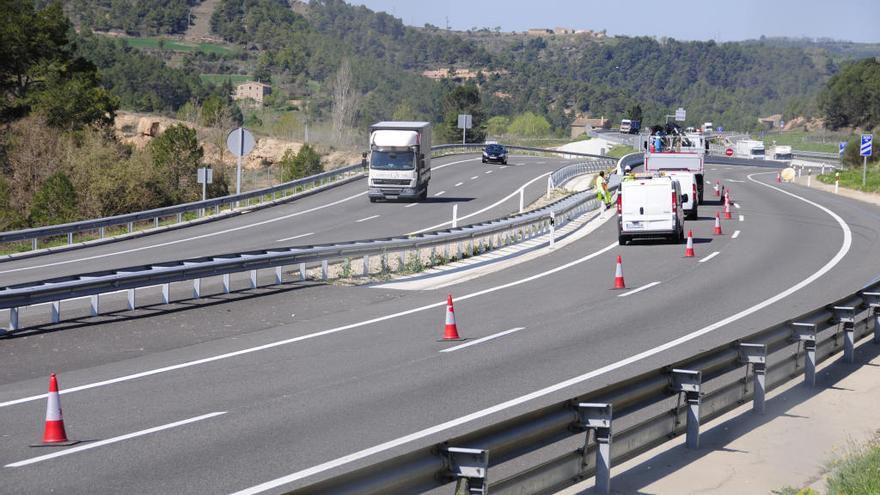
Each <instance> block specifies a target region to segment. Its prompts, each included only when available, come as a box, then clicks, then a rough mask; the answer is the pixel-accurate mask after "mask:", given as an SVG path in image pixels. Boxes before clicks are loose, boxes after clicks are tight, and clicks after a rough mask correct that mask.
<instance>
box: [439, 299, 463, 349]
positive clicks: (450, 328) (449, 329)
mask: <svg viewBox="0 0 880 495" xmlns="http://www.w3.org/2000/svg"><path fill="white" fill-rule="evenodd" d="M446 340H464V339H462V338H461V337H459V336H458V327H457V326H456V325H455V308H453V307H452V294H449V295H447V296H446V329H445V330H443V339H442V341H446ZM442 341H441V342H442Z"/></svg>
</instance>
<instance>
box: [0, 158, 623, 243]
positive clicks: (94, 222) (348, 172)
mask: <svg viewBox="0 0 880 495" xmlns="http://www.w3.org/2000/svg"><path fill="white" fill-rule="evenodd" d="M483 147H484V145H482V144H465V145H461V144H446V145H439V146H434V147H432V148H431V151H432V154H433V153H437V154H442V153H443V152H444V151H458V152H462V153H469V152H471V151H479V150H482V148H483ZM507 147H508V149H512V150H520V151H528V152H537V153H545V154H564V155H572V156H578V157H585V158H595V159H597V160H598V159H608V158H607V157H602V156H599V155H591V154H587V153H569V152H565V153H563V152H559V151H556V150H552V149H544V148H531V147H524V146H507ZM362 172H363V164H355V165H350V166H348V167H343V168H339V169H335V170H330V171H327V172H322V173H320V174H316V175H313V176H309V177H305V178H302V179H297V180H294V181H290V182H286V183H284V184H279V185H277V186H272V187H267V188H263V189H258V190H254V191H248V192H245V193H241V194H237V195H235V194H233V195H229V196H223V197H220V198H213V199H209V200H205V201H194V202H191V203H185V204H181V205H174V206H167V207H163V208H156V209H153V210H147V211H141V212H135V213H128V214H124V215H116V216H112V217H104V218H97V219H91V220H81V221H77V222H71V223H66V224H59V225H50V226H46V227H35V228H30V229H22V230H15V231H8V232H0V244H2V243H10V242H16V241H23V240H30V241H31V251H36V250H37V249H38V248H39V240H40V239H45V238H50V237H59V236H65V235H66V236H67V245H68V246H69V245H72V244H74V236H75V235H76V234H80V233H84V232H94V233H96V235H97V238H98V239H99V240H101V239H105V235H106V229H107V228H108V227H114V226H120V225H125V226H127V229H126V230H127V232H126V234H131V233H133V232H134V230H135V224H136V223H137V222H145V221H152V229H153V230H154V231H156V230H157V229H159V227H160V220H161V219H162V218H168V217H174V216H176V223H177V224H182V223H183V222H184V218H183V215H184V214H186V213H189V212H198V216H199V218H200V219H201V218H205V217H206V215H207V212H208V210H211V209H213V210H214V216H213V217H212V218H217V217H219V216H221V211H220V210H221V208H222V207H223V206H224V205H227V206H229V208H230V210H229V211H228V212H227V213H235V212H236V211H235V210H233V208H232V205H238V204H240V203H241V202H242V201H246V202H247V203H246V206H247V207H250V203H251V200H252V199H254V198H257V199H258V204H264V201H268V202H270V203H271V204H274V203H277V202H280V201H290V200H291V199H296V198H297V197H301V196H302V194H301V195H300V196H296V191H297V190H298V189H299V190H301V191H303V192H305V186H307V185H314V186H315V187H323V188H325V189H326V187H329V186H325V184H330V183H332V184H333V185H334V186H335V185H340V184H342V183H344V182H343V181H345V182H347V180H346V179H348V180H351V179H353V178H357V177H360V176H361V175H362ZM340 179H341V180H340ZM313 192H316V191H314V190H311V191H308V193H313ZM270 197H271V200H270V199H269V198H270ZM279 198H280V199H279Z"/></svg>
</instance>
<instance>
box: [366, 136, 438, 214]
mask: <svg viewBox="0 0 880 495" xmlns="http://www.w3.org/2000/svg"><path fill="white" fill-rule="evenodd" d="M369 166H370V172H369V178H368V181H369V182H368V187H369V190H368V192H367V196H368V197H369V198H370V202H371V203H374V202H376V201H377V200H379V199H410V200H412V199H415V200H419V199H425V198H427V197H428V182H429V181H430V180H431V123H430V122H379V123H376V124H373V125H372V126H371V127H370V157H369Z"/></svg>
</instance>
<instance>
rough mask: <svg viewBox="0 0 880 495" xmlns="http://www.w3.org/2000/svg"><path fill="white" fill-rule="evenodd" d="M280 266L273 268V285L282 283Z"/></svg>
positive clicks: (282, 276) (281, 268) (282, 275)
mask: <svg viewBox="0 0 880 495" xmlns="http://www.w3.org/2000/svg"><path fill="white" fill-rule="evenodd" d="M283 268H284V267H282V266H276V267H275V285H281V284H282V283H283V282H284V273H283Z"/></svg>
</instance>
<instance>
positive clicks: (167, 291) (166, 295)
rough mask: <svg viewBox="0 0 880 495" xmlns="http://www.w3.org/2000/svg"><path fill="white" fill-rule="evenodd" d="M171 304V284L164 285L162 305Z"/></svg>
mask: <svg viewBox="0 0 880 495" xmlns="http://www.w3.org/2000/svg"><path fill="white" fill-rule="evenodd" d="M170 302H171V284H170V283H168V284H162V303H163V304H168V303H170Z"/></svg>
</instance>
